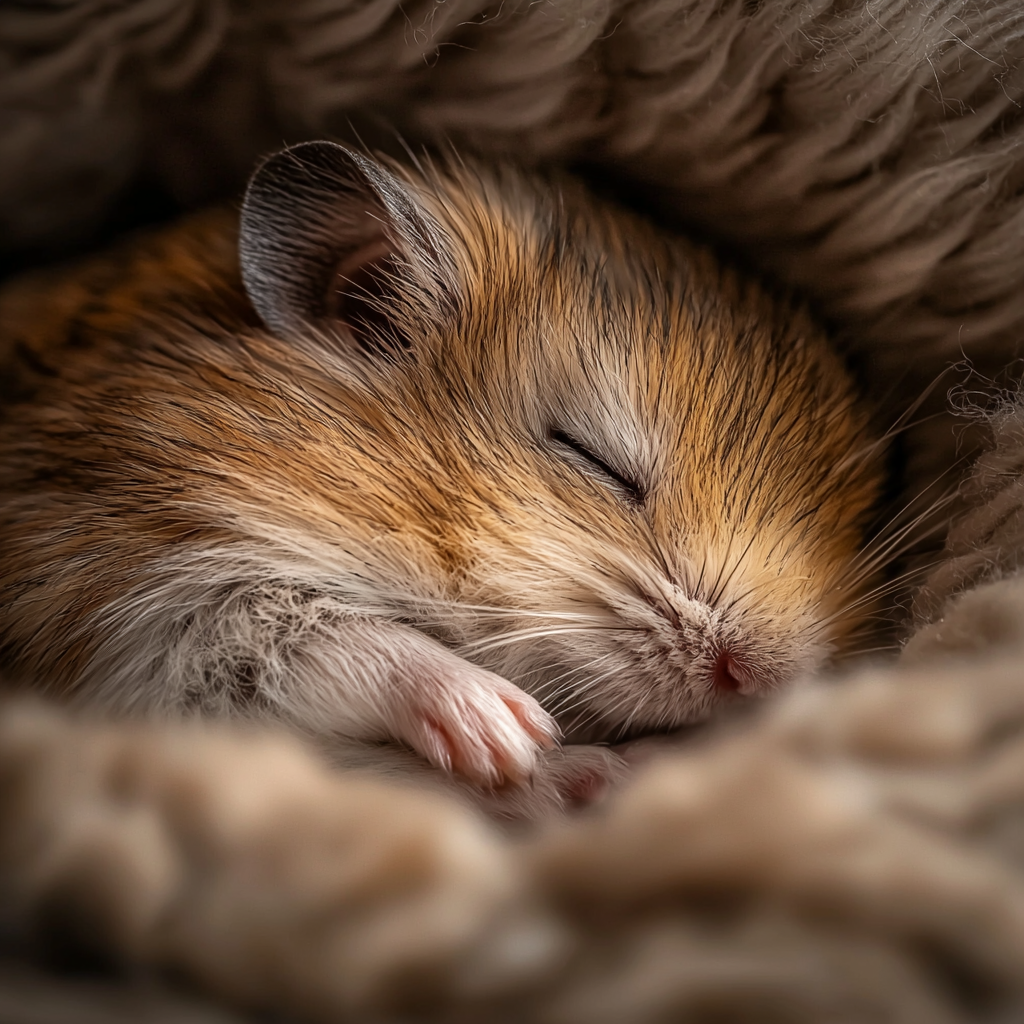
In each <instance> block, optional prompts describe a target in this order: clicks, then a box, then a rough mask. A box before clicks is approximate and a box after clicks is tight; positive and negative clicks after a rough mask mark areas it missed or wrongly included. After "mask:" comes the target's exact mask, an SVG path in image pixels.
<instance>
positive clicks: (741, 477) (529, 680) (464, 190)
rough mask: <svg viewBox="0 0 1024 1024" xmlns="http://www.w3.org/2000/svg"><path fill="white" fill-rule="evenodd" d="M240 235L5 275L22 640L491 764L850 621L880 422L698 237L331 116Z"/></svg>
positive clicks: (793, 657)
mask: <svg viewBox="0 0 1024 1024" xmlns="http://www.w3.org/2000/svg"><path fill="white" fill-rule="evenodd" d="M238 247H239V243H238V222H237V218H236V217H235V216H234V215H233V214H232V213H230V212H226V211H220V212H214V213H208V214H203V215H200V216H197V217H195V218H193V219H191V220H186V221H184V222H182V223H181V224H179V225H177V226H175V227H172V228H170V229H168V230H166V231H164V232H162V233H159V234H156V235H154V236H153V237H151V238H149V239H148V240H142V241H138V242H136V243H134V244H132V245H130V246H128V247H126V248H124V249H122V250H121V251H119V252H118V253H116V254H114V255H112V256H109V257H100V258H98V259H97V260H95V261H93V262H92V263H89V264H86V265H84V266H83V267H81V268H79V269H76V270H73V271H71V272H67V273H64V274H60V275H56V276H51V277H50V278H48V279H36V280H29V281H26V282H23V283H20V284H16V285H14V286H13V287H12V288H11V289H10V290H9V291H8V293H7V295H6V296H5V297H4V298H3V300H2V302H0V329H2V330H3V332H4V340H3V344H4V345H5V346H7V348H8V351H9V353H10V355H11V358H12V359H13V360H14V361H15V363H16V364H17V366H18V370H17V373H18V374H19V375H20V376H18V377H17V378H15V377H14V376H9V378H8V381H9V383H8V387H9V388H11V389H13V390H15V391H17V392H18V394H17V395H15V396H14V399H13V400H12V401H11V403H10V405H9V408H8V410H7V413H6V418H5V422H4V424H3V426H2V432H0V586H2V589H3V593H4V595H5V597H4V603H3V609H2V612H0V650H2V656H3V661H4V664H5V666H6V669H7V671H9V672H13V673H14V674H15V675H17V676H18V677H20V678H23V679H26V680H33V681H37V682H42V683H44V684H45V685H46V686H47V687H49V688H50V689H51V690H53V691H56V692H58V693H60V694H62V695H65V696H67V697H72V698H74V699H76V700H79V701H84V702H87V703H90V704H93V705H96V706H100V707H103V708H107V709H113V710H118V711H147V712H149V711H155V712H160V713H181V712H191V711H199V712H204V713H231V712H242V713H255V714H260V715H270V716H273V717H275V718H280V719H282V720H284V721H287V722H290V723H291V724H293V725H296V726H298V727H300V728H302V729H304V730H308V731H312V732H315V733H317V734H320V735H325V736H330V735H339V736H347V737H352V738H354V739H357V740H369V741H377V740H386V739H391V740H398V741H402V742H404V743H406V744H408V745H410V746H411V747H413V748H414V749H416V750H418V751H419V752H420V753H421V754H423V755H424V756H425V757H427V758H428V759H429V760H431V761H433V762H434V763H435V764H438V765H441V766H446V767H449V768H454V769H455V770H456V771H458V772H459V773H461V774H463V775H465V776H466V777H468V778H470V779H472V780H474V781H476V782H478V783H481V784H486V783H489V782H494V781H496V780H498V779H499V778H501V777H503V776H505V777H509V778H512V779H515V778H520V777H522V776H524V775H526V774H528V773H529V772H530V771H531V769H532V767H533V765H534V762H535V758H536V756H537V752H538V748H539V747H545V746H549V745H550V744H551V743H552V742H553V740H554V738H555V736H556V733H557V731H558V730H557V729H556V727H555V725H554V723H553V722H552V720H551V719H550V718H549V717H548V714H549V713H550V714H551V715H554V716H555V718H557V721H558V723H559V726H560V728H561V730H562V731H563V733H564V734H566V735H568V736H569V737H571V738H574V739H577V740H584V741H591V740H611V739H616V738H619V737H621V736H624V735H627V734H630V733H635V732H641V731H644V730H651V729H660V728H667V727H672V726H675V725H679V724H682V723H685V722H690V721H694V720H696V719H699V718H702V717H704V716H706V715H707V714H708V713H709V712H711V711H712V710H713V709H714V707H715V706H716V705H717V704H718V703H719V702H720V701H721V700H723V699H725V698H727V697H731V696H732V695H733V694H735V693H737V692H738V693H739V694H741V695H744V694H755V693H763V692H767V691H769V690H771V689H772V688H774V687H776V686H778V685H780V684H783V683H785V682H786V681H788V680H789V679H791V678H792V677H794V676H795V675H797V674H799V673H801V672H804V671H806V670H809V669H811V668H813V667H814V666H815V665H817V664H819V663H820V662H821V661H822V659H823V658H824V657H826V656H827V654H828V653H829V651H830V649H832V647H833V646H834V645H835V644H836V643H837V642H840V641H841V640H842V637H843V635H844V633H845V632H846V631H848V630H849V629H851V628H852V626H853V625H854V624H855V623H856V621H857V615H856V612H855V609H854V607H853V606H854V604H855V598H856V596H857V594H858V593H859V592H860V584H861V583H862V581H860V580H859V578H858V576H857V574H856V573H855V565H856V560H857V554H858V551H859V549H860V547H861V545H862V540H863V538H862V531H863V527H864V521H865V517H866V514H867V512H868V510H869V508H870V507H871V505H872V503H873V502H874V500H875V496H876V492H877V487H878V479H879V475H878V470H877V466H876V465H874V464H873V461H872V459H871V458H870V456H869V455H866V454H865V453H866V452H870V451H873V450H874V448H873V446H872V445H871V443H870V438H869V437H868V434H867V428H866V417H865V415H864V413H863V411H862V410H861V409H860V408H859V407H858V405H857V403H856V400H855V397H854V394H853V390H852V386H851V383H850V381H849V379H848V377H847V375H846V373H845V371H844V370H843V368H842V366H841V364H840V362H839V360H838V359H837V358H836V356H835V355H834V354H833V353H832V352H830V351H829V348H828V346H827V344H826V342H825V340H824V339H823V337H822V335H821V334H820V332H819V331H818V329H817V328H816V327H815V326H814V325H813V324H812V323H811V322H810V321H809V320H808V319H807V318H806V317H805V316H804V315H803V314H802V313H801V312H799V311H794V309H793V308H792V307H790V306H789V305H787V304H785V303H782V302H779V301H776V300H774V299H773V298H771V297H770V296H769V295H767V294H766V293H765V292H764V291H762V290H761V289H760V288H759V287H758V286H756V285H755V284H753V283H750V282H746V281H744V280H742V279H741V278H739V277H738V276H737V275H736V274H735V273H733V272H731V271H728V270H724V269H722V268H721V267H720V266H719V265H718V264H717V263H716V262H715V261H714V259H713V258H712V257H711V256H710V255H709V254H708V253H707V252H705V251H703V250H699V249H695V248H692V247H690V246H689V245H687V244H685V243H683V242H681V241H678V240H676V239H672V238H668V237H665V236H663V235H661V234H659V233H658V232H656V231H654V230H653V229H652V228H650V227H649V226H648V225H647V224H646V223H644V222H642V221H640V220H639V219H637V218H635V217H633V216H631V215H628V214H625V213H623V212H621V211H619V210H617V209H615V208H613V207H610V206H608V205H605V204H603V203H601V202H598V201H597V200H595V199H593V198H591V197H589V196H588V195H587V194H586V193H584V192H583V191H582V190H581V189H580V188H578V187H577V186H575V185H573V184H572V183H567V182H561V183H558V182H555V183H552V182H548V181H543V180H539V179H533V178H529V177H523V176H521V175H519V174H518V173H516V172H513V171H511V170H508V169H500V168H499V169H497V170H487V169H482V168H479V167H475V166H470V167H465V166H462V165H453V167H451V168H448V169H444V170H437V169H432V168H431V169H427V170H423V171H412V170H404V171H403V170H399V169H397V168H390V169H389V168H383V167H380V166H379V165H377V164H374V163H372V162H371V161H368V160H366V159H365V158H362V157H358V156H355V155H353V154H349V153H347V152H346V151H344V150H341V149H340V148H338V147H333V146H329V144H313V145H311V146H307V147H297V148H296V149H294V150H292V151H288V152H286V153H285V154H279V155H278V156H277V157H275V158H273V159H272V160H271V161H270V162H269V163H268V164H266V165H264V167H263V169H262V170H261V171H260V172H259V173H258V174H257V176H256V179H255V182H254V184H253V185H252V186H251V187H250V192H249V195H248V197H247V200H246V205H245V208H244V210H243V215H242V232H241V258H242V265H243V267H244V275H243V274H242V273H240V271H239V269H238V263H239V252H238ZM243 276H244V280H243ZM254 305H255V309H254ZM257 309H258V310H259V313H257V312H256V310H257ZM538 701H539V704H538ZM541 705H542V706H543V708H545V709H546V711H545V710H542V708H541Z"/></svg>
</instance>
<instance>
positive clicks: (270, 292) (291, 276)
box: [239, 142, 456, 351]
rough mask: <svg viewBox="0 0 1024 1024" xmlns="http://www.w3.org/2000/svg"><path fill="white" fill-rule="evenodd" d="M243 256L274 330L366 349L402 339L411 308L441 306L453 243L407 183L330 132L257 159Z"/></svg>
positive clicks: (250, 287)
mask: <svg viewBox="0 0 1024 1024" xmlns="http://www.w3.org/2000/svg"><path fill="white" fill-rule="evenodd" d="M239 255H240V259H241V265H242V280H243V282H244V285H245V290H246V292H247V293H248V296H249V299H250V300H251V302H252V304H253V306H255V308H256V311H257V313H259V315H260V317H261V318H262V319H263V322H264V323H265V324H266V325H267V326H268V327H269V328H270V329H271V330H273V331H276V332H280V333H284V334H293V333H296V332H298V331H301V329H302V328H303V327H307V328H308V327H313V328H319V329H321V330H326V331H328V332H330V333H331V334H332V335H336V336H338V337H339V338H340V339H342V340H343V341H351V342H353V343H354V344H355V345H357V346H358V347H360V348H362V349H364V350H366V351H379V350H381V349H382V348H397V347H405V348H408V347H409V345H410V339H409V338H408V337H407V336H406V335H407V334H408V333H410V332H409V328H410V324H411V322H412V319H413V316H414V317H415V318H419V317H423V316H428V317H430V316H431V315H434V316H437V315H443V311H444V309H445V308H446V307H448V306H449V304H450V302H451V301H452V298H453V295H454V292H455V279H456V274H455V268H454V263H453V261H452V258H451V255H450V252H449V247H448V245H447V244H446V240H445V239H444V236H443V233H442V231H441V229H440V228H439V227H438V225H437V224H436V223H434V222H433V220H432V218H431V217H430V215H429V214H428V213H427V212H426V211H425V210H424V209H423V208H422V207H421V205H420V204H419V203H418V202H417V199H416V197H415V195H414V194H413V192H412V190H411V189H410V187H409V186H408V185H407V184H406V183H405V182H403V181H401V180H400V179H399V178H397V177H396V176H395V175H394V174H392V173H391V172H390V171H388V170H386V169H385V168H384V167H382V166H381V165H380V164H378V163H376V162H374V161H373V160H370V159H368V158H367V157H364V156H361V155H360V154H358V153H353V152H351V151H350V150H347V149H345V148H344V147H343V146H339V145H337V144H336V143H333V142H304V143H301V144H299V145H297V146H292V147H290V148H289V149H285V150H283V151H282V152H280V153H276V154H275V155H274V156H272V157H270V158H269V159H267V160H266V161H265V162H264V163H263V164H262V165H261V166H260V167H259V169H258V170H257V171H256V173H255V174H254V175H253V176H252V179H251V180H250V182H249V187H248V189H247V191H246V193H245V200H244V202H243V204H242V218H241V226H240V231H239ZM411 312H412V314H413V316H410V313H411Z"/></svg>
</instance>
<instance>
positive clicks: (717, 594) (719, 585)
mask: <svg viewBox="0 0 1024 1024" xmlns="http://www.w3.org/2000/svg"><path fill="white" fill-rule="evenodd" d="M756 539H757V537H756V535H752V536H751V538H750V540H749V541H747V546H746V547H745V548H744V549H743V554H741V555H740V557H739V558H737V559H736V561H735V562H734V563H733V567H732V569H730V571H729V575H728V576H726V578H725V579H724V580H722V578H721V576H722V574H721V573H719V574H718V575H719V580H718V582H716V584H715V589H714V591H713V592H712V594H711V597H710V599H709V601H708V603H709V604H710V605H711V606H712V607H714V606H715V605H716V604H717V603H718V601H719V599H720V598H721V596H722V593H723V592H724V591H725V588H726V587H728V586H729V584H730V583H731V582H732V578H733V577H734V576H735V575H736V572H737V570H738V569H739V567H740V566H741V565H742V564H743V560H744V559H745V558H746V557H747V555H748V554H749V553H750V549H751V548H752V547H753V546H754V541H755V540H756ZM731 544H732V542H731V541H730V546H731ZM726 558H727V559H728V555H726ZM727 564H728V562H727V561H726V562H724V563H723V570H722V571H723V572H724V571H725V570H724V566H725V565H727Z"/></svg>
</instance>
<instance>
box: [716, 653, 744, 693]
mask: <svg viewBox="0 0 1024 1024" xmlns="http://www.w3.org/2000/svg"><path fill="white" fill-rule="evenodd" d="M711 678H712V679H713V681H714V684H715V689H716V690H719V691H720V692H722V693H739V692H740V686H741V685H742V683H741V682H740V679H739V668H738V666H737V664H736V661H735V659H734V658H733V656H732V655H731V654H730V653H729V652H728V651H722V652H721V653H720V654H719V655H718V657H717V658H715V664H714V667H713V669H712V670H711Z"/></svg>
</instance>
